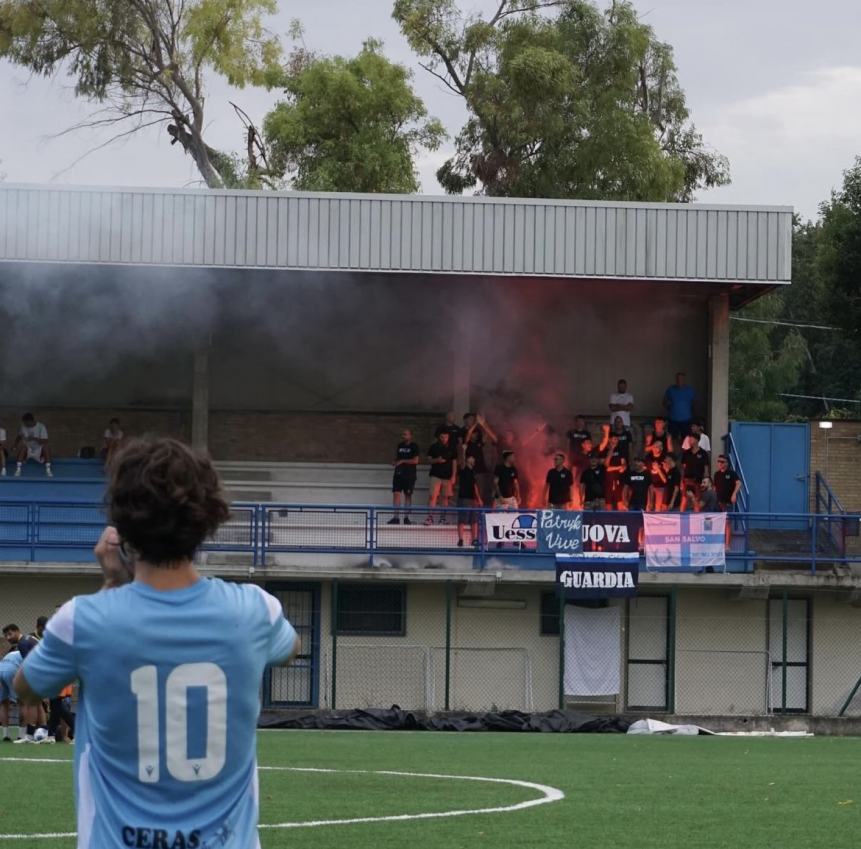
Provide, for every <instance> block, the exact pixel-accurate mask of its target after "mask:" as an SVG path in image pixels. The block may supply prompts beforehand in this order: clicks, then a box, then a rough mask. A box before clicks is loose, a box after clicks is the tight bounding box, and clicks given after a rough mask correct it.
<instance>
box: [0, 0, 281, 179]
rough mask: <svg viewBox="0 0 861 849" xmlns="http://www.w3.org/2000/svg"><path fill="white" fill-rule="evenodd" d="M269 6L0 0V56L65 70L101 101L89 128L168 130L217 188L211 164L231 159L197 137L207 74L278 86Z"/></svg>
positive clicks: (45, 69) (256, 0) (200, 0)
mask: <svg viewBox="0 0 861 849" xmlns="http://www.w3.org/2000/svg"><path fill="white" fill-rule="evenodd" d="M275 10H276V0H187V2H184V3H172V2H164V0H110V2H106V0H0V57H3V58H5V59H7V60H9V61H11V62H13V63H15V64H17V65H21V66H23V67H25V68H28V69H29V70H31V71H33V72H35V73H37V74H43V75H45V76H51V75H54V74H56V73H59V72H64V73H67V74H68V75H69V76H71V77H72V79H73V80H74V85H75V93H76V94H77V95H79V96H81V97H85V98H89V99H93V100H96V101H100V102H103V103H104V104H106V108H105V109H104V110H103V111H102V112H101V113H100V114H101V117H100V118H99V119H98V120H96V121H93V122H92V125H94V126H104V125H114V126H117V125H121V126H124V127H125V126H129V127H131V129H129V130H127V131H126V132H135V131H136V130H137V129H140V128H141V127H143V126H151V125H153V124H159V123H164V124H166V125H167V129H168V132H170V134H171V136H172V137H173V139H174V143H180V144H181V146H182V149H183V150H185V151H186V152H187V153H188V154H190V155H191V156H192V157H193V158H194V161H195V163H196V165H197V166H198V169H199V170H200V173H201V175H202V176H203V178H204V179H205V181H206V183H207V184H208V185H209V186H215V187H218V186H222V185H225V183H227V182H229V179H228V178H229V175H228V174H227V173H225V174H222V173H221V172H220V171H219V168H218V166H217V164H216V163H217V162H222V163H226V162H228V161H229V160H230V157H229V156H227V157H226V158H225V155H223V154H219V153H218V152H217V151H214V150H213V149H212V148H209V147H208V146H207V145H206V142H205V141H204V101H205V87H204V75H205V73H206V72H208V71H213V72H215V73H218V74H220V75H221V76H223V77H225V78H226V79H227V80H228V81H229V82H230V83H231V84H232V85H234V86H239V87H242V86H245V85H268V86H272V85H275V84H277V83H279V82H280V80H281V79H282V76H283V74H282V70H281V65H280V59H281V48H280V45H279V42H278V41H277V39H276V38H274V37H272V36H270V35H268V34H267V33H266V32H265V30H264V28H263V16H264V15H266V14H268V13H271V12H274V11H275ZM125 122H129V123H128V124H126V123H125ZM124 134H126V133H125V132H123V133H119V134H118V135H124ZM249 170H253V166H252V165H249Z"/></svg>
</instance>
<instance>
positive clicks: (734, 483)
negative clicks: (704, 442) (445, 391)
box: [714, 454, 741, 548]
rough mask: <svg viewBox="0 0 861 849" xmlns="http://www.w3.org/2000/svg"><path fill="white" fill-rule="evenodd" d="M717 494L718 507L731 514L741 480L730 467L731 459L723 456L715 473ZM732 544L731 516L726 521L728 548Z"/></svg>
mask: <svg viewBox="0 0 861 849" xmlns="http://www.w3.org/2000/svg"><path fill="white" fill-rule="evenodd" d="M714 485H715V492H716V493H717V500H718V506H719V507H720V509H721V511H722V512H724V513H731V512H732V511H733V509H734V508H735V504H736V499H737V498H738V491H739V490H740V489H741V478H739V476H738V475H737V474H736V473H735V472H734V471H733V470H732V469H731V468H730V467H729V458H728V457H727V456H726V454H721V455H720V456H719V457H718V458H717V471H716V472H715V473H714ZM731 542H732V523H731V522H730V519H729V516H727V519H726V547H727V548H729V546H730V543H731Z"/></svg>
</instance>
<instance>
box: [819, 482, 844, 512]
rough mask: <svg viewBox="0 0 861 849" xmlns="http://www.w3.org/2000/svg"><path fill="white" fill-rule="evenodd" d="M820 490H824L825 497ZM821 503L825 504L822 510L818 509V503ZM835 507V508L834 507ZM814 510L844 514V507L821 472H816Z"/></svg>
mask: <svg viewBox="0 0 861 849" xmlns="http://www.w3.org/2000/svg"><path fill="white" fill-rule="evenodd" d="M822 490H825V495H826V496H827V498H825V497H823V495H822ZM820 504H823V505H824V506H825V509H824V510H820V509H819V505H820ZM835 507H836V508H837V509H836V510H835V509H834V508H835ZM815 512H817V513H829V514H831V515H833V514H835V513H840V514H844V515H845V514H846V508H845V507H844V506H843V504H842V503H841V501H840V499H839V498H838V497H837V494H836V493H835V492H834V490H833V489H831V486H830V485H829V483H828V481H827V480H825V477H824V476H823V474H822V472H817V473H816V506H815Z"/></svg>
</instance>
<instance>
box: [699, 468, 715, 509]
mask: <svg viewBox="0 0 861 849" xmlns="http://www.w3.org/2000/svg"><path fill="white" fill-rule="evenodd" d="M697 509H698V510H699V512H700V513H718V512H719V511H720V504H718V497H717V493H716V492H715V489H714V485H713V484H712V479H711V478H708V477H706V478H703V479H702V483H701V484H700V502H699V504H698V505H697Z"/></svg>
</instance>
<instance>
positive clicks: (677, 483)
mask: <svg viewBox="0 0 861 849" xmlns="http://www.w3.org/2000/svg"><path fill="white" fill-rule="evenodd" d="M664 471H665V473H666V475H667V483H666V490H665V494H664V510H678V509H679V504H680V502H681V495H682V473H681V472H680V471H679V469H678V466H677V465H676V458H675V457H673V455H672V454H667V456H666V457H664Z"/></svg>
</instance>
